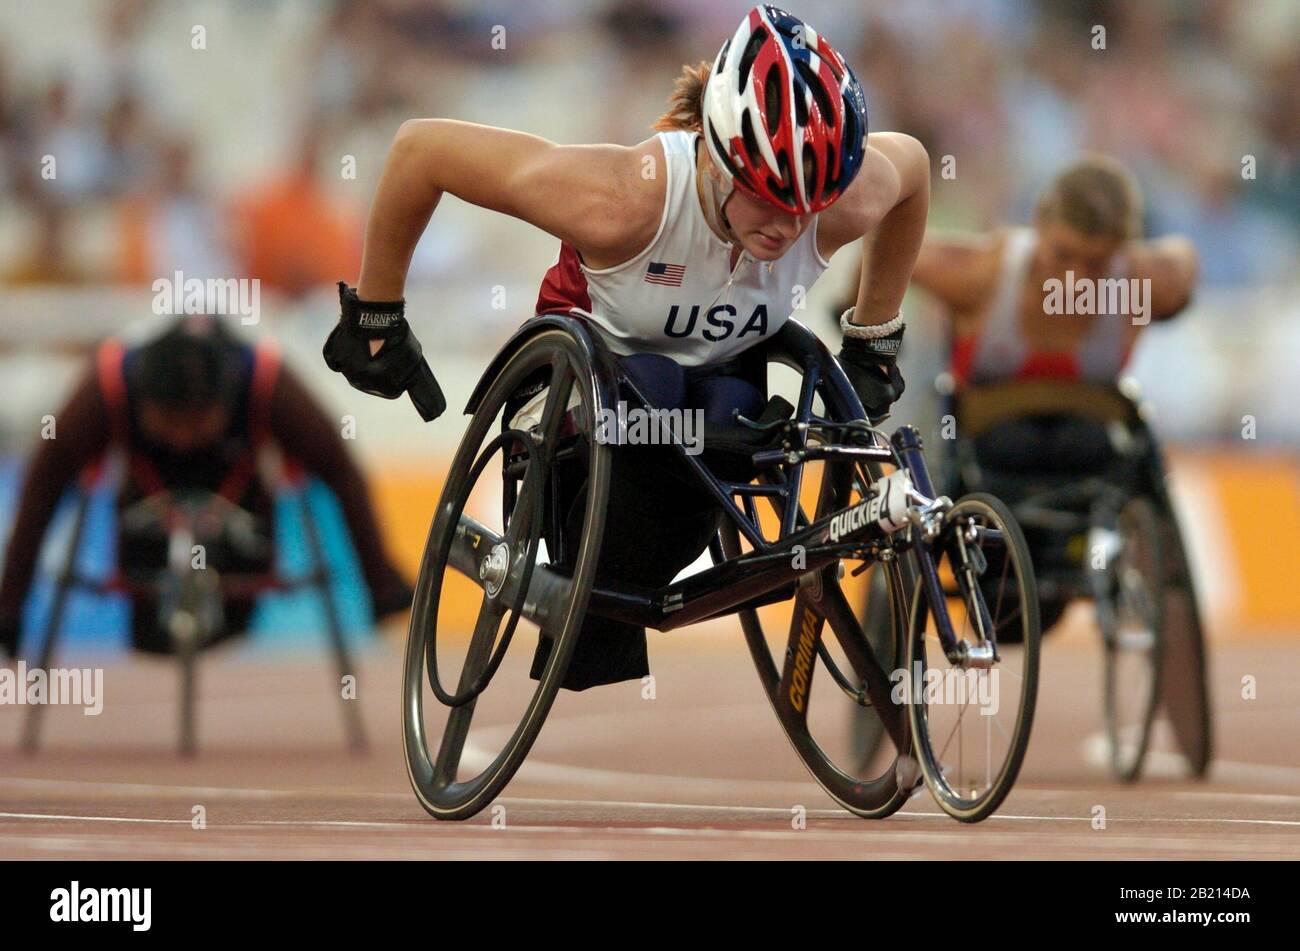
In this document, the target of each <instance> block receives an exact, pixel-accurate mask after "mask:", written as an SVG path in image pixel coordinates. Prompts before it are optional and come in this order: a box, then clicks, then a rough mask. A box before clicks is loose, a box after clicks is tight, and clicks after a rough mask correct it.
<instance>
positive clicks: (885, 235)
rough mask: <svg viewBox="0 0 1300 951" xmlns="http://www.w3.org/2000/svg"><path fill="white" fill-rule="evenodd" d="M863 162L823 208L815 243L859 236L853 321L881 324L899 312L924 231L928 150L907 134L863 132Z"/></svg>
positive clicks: (826, 250)
mask: <svg viewBox="0 0 1300 951" xmlns="http://www.w3.org/2000/svg"><path fill="white" fill-rule="evenodd" d="M863 162H864V163H865V167H864V168H863V171H862V172H861V173H860V174H859V175H858V177H857V179H856V180H855V181H854V182H853V184H852V185H850V186H849V189H848V191H846V192H845V193H844V196H843V198H841V200H840V201H838V202H836V203H835V204H834V205H832V206H831V207H830V209H828V210H827V211H826V212H825V213H823V215H822V218H821V220H820V223H819V224H818V229H819V230H818V236H817V237H818V245H819V248H820V249H821V250H822V253H823V254H825V255H826V256H828V257H829V255H830V254H832V253H834V251H835V250H836V249H837V248H839V247H841V246H842V245H845V244H848V243H849V242H850V241H854V240H856V239H858V238H863V243H862V273H861V277H860V278H859V281H858V296H857V305H856V307H857V309H856V310H855V311H854V315H853V322H854V323H859V324H882V323H885V322H886V321H888V320H890V319H892V318H893V317H894V315H895V314H897V313H898V311H899V308H900V307H901V306H902V303H903V295H904V293H906V291H907V284H908V281H909V280H910V279H911V276H912V266H913V265H914V264H915V263H916V256H917V254H918V253H919V251H920V249H921V240H922V238H924V236H925V220H926V216H927V215H928V214H929V210H930V156H929V155H928V154H927V153H926V151H925V146H923V145H922V144H921V143H920V142H918V141H917V140H916V139H914V138H912V137H911V136H910V135H903V134H902V133H899V132H873V133H871V134H870V135H869V136H867V153H866V156H865V157H864V159H863Z"/></svg>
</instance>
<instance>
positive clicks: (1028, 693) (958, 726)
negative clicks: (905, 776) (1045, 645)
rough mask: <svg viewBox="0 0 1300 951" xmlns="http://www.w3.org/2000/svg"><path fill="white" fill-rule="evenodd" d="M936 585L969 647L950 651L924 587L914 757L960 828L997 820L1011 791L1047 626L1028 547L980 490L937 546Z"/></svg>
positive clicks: (913, 639) (914, 654) (910, 655)
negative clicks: (991, 818)
mask: <svg viewBox="0 0 1300 951" xmlns="http://www.w3.org/2000/svg"><path fill="white" fill-rule="evenodd" d="M933 550H934V555H935V560H936V566H937V568H938V579H937V580H938V583H939V585H940V591H939V592H937V593H938V595H939V596H941V597H942V598H943V601H944V603H945V605H946V607H947V613H948V616H949V618H950V620H951V622H952V627H953V630H954V631H955V633H956V634H957V636H958V638H959V639H960V640H961V642H962V644H963V645H967V644H969V645H970V646H969V647H968V648H966V649H963V650H962V651H960V652H959V653H957V654H955V655H954V654H950V653H948V652H946V651H945V649H944V647H943V645H942V643H941V639H942V638H941V634H940V632H939V630H938V628H937V626H936V618H935V611H934V607H933V605H934V601H933V599H932V596H931V594H930V593H929V592H928V591H927V590H926V587H925V585H924V584H920V583H918V585H917V586H916V590H915V594H914V597H913V601H912V609H911V612H910V620H909V631H910V634H909V637H908V650H907V676H908V679H909V683H910V685H911V690H912V702H911V703H910V704H909V705H908V712H909V715H910V719H911V726H912V735H913V737H914V738H915V742H916V750H917V758H918V759H919V760H920V764H921V770H922V772H923V773H924V774H925V778H926V781H927V784H928V785H929V787H930V791H931V792H932V793H933V794H934V797H935V801H936V802H938V804H939V807H940V808H941V809H943V811H944V812H946V813H948V815H950V816H952V817H953V818H954V819H958V820H960V821H962V822H979V821H980V820H981V819H985V818H987V817H988V816H990V815H992V814H993V812H994V810H996V809H997V808H998V806H999V805H1001V803H1002V801H1003V800H1004V799H1005V798H1006V796H1007V794H1008V793H1009V792H1010V791H1011V787H1012V786H1013V785H1014V784H1015V781H1016V777H1017V776H1018V775H1019V773H1020V766H1021V763H1022V762H1023V761H1024V756H1025V751H1026V750H1027V749H1028V746H1029V736H1030V732H1031V728H1032V725H1033V718H1034V708H1035V706H1036V703H1037V697H1038V667H1039V656H1040V646H1041V638H1042V627H1041V624H1040V615H1039V609H1038V588H1037V584H1036V582H1035V580H1034V569H1033V564H1032V561H1031V559H1030V555H1029V546H1028V545H1027V544H1026V542H1025V537H1024V535H1023V534H1022V533H1021V531H1020V526H1019V525H1018V524H1017V522H1016V519H1015V516H1013V515H1012V513H1011V509H1009V508H1008V507H1007V506H1006V505H1005V504H1004V503H1003V502H1002V501H1001V500H999V499H998V498H996V497H995V496H992V495H988V494H987V493H984V492H972V493H970V494H969V495H964V496H962V497H961V498H959V499H958V500H957V501H956V503H955V504H954V505H953V506H952V508H951V509H949V510H948V511H947V512H946V513H945V515H944V518H943V523H942V526H941V527H940V529H939V531H938V533H937V537H936V539H935V542H934V549H933Z"/></svg>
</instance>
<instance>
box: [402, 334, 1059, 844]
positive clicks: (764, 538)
mask: <svg viewBox="0 0 1300 951" xmlns="http://www.w3.org/2000/svg"><path fill="white" fill-rule="evenodd" d="M761 346H762V349H761V357H762V359H763V361H764V362H765V369H766V370H772V369H773V367H776V366H783V367H786V368H789V369H788V370H785V371H783V372H786V373H789V372H790V371H791V370H792V371H793V372H794V374H795V375H796V376H797V379H798V397H797V405H795V404H790V403H788V402H784V401H782V400H781V399H780V398H779V397H772V398H771V399H769V401H768V409H767V410H766V411H764V412H763V413H762V414H761V416H760V419H759V420H747V419H744V418H742V417H737V418H736V419H735V420H734V422H733V423H732V424H728V425H725V426H720V427H715V428H713V429H707V428H706V430H705V439H704V445H705V446H706V451H705V452H704V453H702V454H691V453H689V452H687V451H686V449H685V448H684V447H683V446H681V445H676V446H675V448H676V450H677V451H678V453H679V455H680V459H681V463H682V465H683V466H684V467H686V471H687V472H688V473H690V476H691V478H692V479H694V480H695V481H696V482H698V484H699V486H701V487H702V489H703V490H704V491H706V492H707V493H709V494H710V495H711V497H712V499H713V500H714V501H715V502H716V505H717V508H718V511H719V512H720V513H721V514H720V516H719V523H718V524H719V525H720V527H719V529H718V530H717V532H716V535H715V537H714V538H713V540H712V542H711V543H710V545H709V552H710V555H711V560H712V564H711V566H709V567H706V568H703V569H702V570H699V571H697V572H695V573H694V574H685V575H679V576H678V577H677V578H676V579H674V580H673V581H672V583H670V584H668V585H666V586H662V587H655V588H644V587H640V586H637V585H634V584H608V583H600V582H598V580H597V572H596V567H597V559H598V557H599V555H600V551H601V543H602V535H603V531H604V527H605V523H606V503H607V499H608V497H609V491H610V480H611V453H612V452H616V451H619V450H618V449H617V448H615V447H614V446H612V445H609V444H608V440H605V439H603V438H602V437H601V434H600V430H599V427H598V425H597V420H598V419H600V418H601V415H600V414H602V412H610V411H613V410H614V408H615V407H616V405H617V404H618V402H619V401H620V400H623V401H627V402H628V403H629V404H631V405H634V406H639V407H641V408H643V409H646V410H653V409H654V407H651V406H650V405H649V404H648V403H647V401H646V400H645V398H644V397H643V395H642V394H641V393H640V392H639V391H638V389H637V387H636V385H635V384H634V382H633V381H632V380H631V379H629V378H628V377H627V376H626V375H624V374H622V373H621V372H620V370H619V367H618V365H617V364H616V362H615V360H614V359H613V357H612V356H611V355H610V353H609V352H608V351H607V349H606V348H605V346H604V345H603V344H602V343H601V341H600V340H599V338H598V336H597V334H596V333H595V332H593V330H592V329H590V328H589V326H588V325H587V324H586V323H585V322H584V321H583V320H582V319H580V318H578V317H574V316H569V315H559V314H548V315H542V316H539V317H536V318H533V319H531V320H529V321H527V322H526V323H525V324H524V325H523V326H522V327H521V328H520V329H519V330H518V331H517V332H516V334H515V335H514V336H513V337H512V338H511V340H510V341H509V342H508V343H507V344H506V346H505V347H504V348H503V349H502V350H501V352H500V353H499V354H498V355H497V356H496V357H495V359H494V360H493V361H492V363H491V365H490V366H489V367H488V370H487V372H486V373H485V375H484V376H483V378H482V380H481V381H480V383H479V385H478V387H477V388H476V389H475V391H474V393H473V395H472V396H471V398H470V400H469V404H468V406H467V407H466V413H467V414H468V415H469V416H470V421H469V426H468V430H467V432H466V434H465V436H464V438H463V440H462V442H461V444H460V447H459V449H458V451H457V453H456V456H455V459H454V461H453V463H452V465H451V468H450V473H449V475H448V478H447V481H446V483H445V485H444V487H443V490H442V494H441V497H440V499H439V502H438V508H437V512H436V514H435V516H434V520H433V525H432V528H431V530H430V532H429V536H428V542H427V545H426V548H425V552H424V556H423V562H422V564H421V569H420V576H419V580H418V582H417V588H416V594H415V600H414V605H413V609H412V617H411V628H410V634H409V637H408V640H407V646H406V653H405V666H404V674H403V711H402V725H403V735H404V750H405V757H406V766H407V772H408V775H409V777H410V780H411V785H412V787H413V789H414V791H415V794H416V796H417V797H418V798H419V800H420V803H421V804H422V805H423V806H424V808H425V809H426V810H427V811H428V812H429V813H430V814H431V815H432V816H434V817H436V818H439V819H465V818H468V817H470V816H473V815H474V814H475V813H477V812H478V811H479V810H481V809H483V808H484V807H485V806H487V805H488V804H489V803H490V802H491V801H492V800H493V798H494V797H496V796H497V795H498V794H499V793H500V792H501V790H502V789H503V788H504V787H505V786H506V784H507V783H508V782H509V781H510V779H511V777H512V776H513V775H514V774H515V772H516V770H518V769H519V767H520V765H521V764H522V763H523V761H524V758H525V756H526V755H527V754H528V752H529V750H530V748H531V747H532V746H533V744H534V741H535V740H536V739H537V737H538V734H539V733H540V731H541V728H542V724H543V722H544V721H545V719H546V717H547V714H548V712H549V711H550V709H551V707H552V704H553V702H554V701H555V699H556V695H557V692H558V691H559V689H560V686H561V683H562V681H563V679H564V675H565V671H566V665H567V664H568V663H569V661H570V659H571V657H572V656H573V653H574V647H575V644H576V642H577V637H578V635H579V629H580V626H581V624H582V622H583V620H584V618H585V616H586V615H587V613H588V612H592V613H594V614H597V615H601V616H604V617H608V618H612V619H616V620H621V621H624V622H628V623H631V624H636V625H640V626H645V627H649V628H654V629H658V630H661V631H669V630H674V629H676V628H679V627H683V626H685V625H688V624H693V623H696V622H700V621H705V620H708V619H713V618H720V617H724V616H726V615H732V614H738V615H739V616H740V621H741V627H742V629H743V631H744V635H745V639H746V641H747V643H748V647H749V651H750V654H751V655H752V658H753V661H754V664H755V666H756V667H757V669H758V675H759V679H760V680H761V682H762V684H763V688H764V691H765V693H766V694H767V696H768V699H769V700H770V702H771V705H772V707H773V710H774V711H775V713H776V716H777V720H778V721H779V722H780V724H781V726H782V728H783V729H784V731H785V733H786V735H787V737H788V738H789V740H790V742H791V744H792V746H793V747H794V750H795V753H796V755H797V756H798V757H799V759H800V760H801V761H802V762H803V764H804V765H805V766H806V767H807V769H808V770H809V772H810V773H811V774H812V775H813V777H814V778H815V779H816V780H817V782H818V783H820V784H821V786H822V787H823V788H824V789H825V790H826V791H827V792H828V793H829V794H830V796H831V797H832V798H834V799H835V800H836V801H837V802H839V803H840V804H841V805H843V806H844V807H845V808H846V809H848V810H849V811H850V812H853V813H854V814H856V815H859V816H862V817H865V818H883V817H885V816H888V815H890V814H892V813H893V812H895V811H896V810H898V809H899V808H900V807H901V806H902V805H903V803H904V802H905V801H906V800H907V799H908V798H909V797H910V796H911V795H912V794H914V793H915V792H916V791H917V790H918V789H919V787H920V785H921V784H922V782H924V784H925V785H927V786H928V787H929V789H930V791H931V793H932V794H933V795H934V797H935V799H936V800H937V802H938V803H939V805H940V807H941V808H942V809H943V810H944V811H945V812H947V813H948V814H949V815H951V816H953V817H955V818H957V819H959V820H962V821H966V822H975V821H978V820H980V819H983V818H985V817H987V816H988V815H990V814H991V813H992V812H993V811H994V810H995V809H996V808H997V807H998V805H999V804H1000V803H1001V802H1002V801H1003V799H1004V798H1005V797H1006V795H1007V793H1008V792H1009V791H1010V789H1011V787H1012V785H1013V784H1014V782H1015V779H1016V776H1017V773H1018V771H1019V769H1020V765H1021V762H1022V760H1023V758H1024V755H1025V750H1026V747H1027V745H1028V742H1029V735H1030V729H1031V726H1032V722H1033V715H1034V706H1035V700H1036V693H1037V682H1038V659H1039V638H1040V625H1039V612H1038V595H1037V587H1036V585H1035V582H1034V575H1033V569H1032V567H1031V564H1030V559H1029V550H1028V547H1027V546H1026V543H1025V540H1024V537H1023V535H1022V534H1021V531H1020V529H1019V527H1018V526H1017V524H1016V521H1015V519H1014V517H1013V516H1012V515H1011V512H1010V511H1009V509H1008V508H1007V507H1006V506H1005V505H1004V504H1003V503H1002V502H1000V501H999V500H998V499H996V498H995V497H993V496H990V495H987V494H983V493H974V494H971V495H967V496H964V497H961V498H959V499H957V500H956V501H955V502H954V501H951V500H950V499H948V498H946V497H940V496H938V495H937V494H936V493H935V490H934V488H933V486H932V484H931V480H930V475H929V472H928V470H927V468H926V464H925V460H924V458H923V455H922V448H921V442H920V439H919V437H918V434H917V432H916V430H914V429H913V428H912V427H909V426H904V427H902V428H900V429H898V430H897V431H895V432H894V433H893V435H892V436H886V435H885V434H884V433H882V432H881V431H880V430H878V429H876V428H874V427H873V426H872V425H871V424H870V423H869V422H868V421H867V420H866V419H865V414H864V413H863V409H862V405H861V403H860V402H859V400H858V398H857V396H856V394H855V393H854V392H853V390H852V388H851V387H850V385H849V383H848V381H847V379H846V378H845V376H844V373H843V371H842V370H841V369H840V367H839V366H838V364H837V363H836V362H835V360H834V358H833V357H832V355H831V354H830V352H829V351H828V350H827V349H826V347H825V346H824V345H823V344H822V343H821V342H820V341H819V340H818V339H817V338H816V336H815V335H814V334H813V333H811V332H810V331H809V330H808V329H807V328H805V327H803V326H802V325H801V324H799V323H797V322H796V321H793V320H791V321H788V322H787V323H786V324H785V326H784V327H783V328H782V329H781V330H780V331H779V332H778V333H777V334H775V335H774V336H773V337H772V338H771V340H770V341H768V342H766V343H765V344H763V345H761ZM538 381H540V383H539V382H538ZM521 387H531V391H530V392H532V393H533V395H534V397H535V398H534V400H533V406H534V410H533V411H532V412H531V413H521V412H519V411H518V409H517V399H516V395H517V394H518V393H519V392H520V390H521ZM707 447H715V449H716V450H717V451H725V452H726V453H727V454H729V455H730V456H731V458H732V461H733V462H734V461H736V460H739V461H740V462H742V463H743V464H744V465H743V466H741V469H743V470H744V471H743V473H742V474H741V475H739V476H736V475H735V467H734V466H716V465H715V464H714V462H715V461H716V458H717V457H716V455H715V456H714V457H713V459H712V460H711V459H710V452H709V451H708V449H707ZM724 470H726V471H728V473H729V474H730V475H732V476H733V477H731V478H725V479H724V478H722V477H720V476H719V474H718V472H719V471H724ZM575 480H578V481H580V483H581V484H580V485H579V486H576V487H575V485H574V481H575ZM562 483H568V484H562ZM558 499H571V500H577V501H576V503H575V504H572V505H570V506H568V507H567V514H562V512H561V509H562V508H564V507H562V506H560V505H557V504H556V500H558ZM561 522H563V524H561ZM846 562H849V563H853V564H854V566H855V567H854V568H853V572H852V576H850V577H847V578H846V577H845V563H846ZM867 571H870V572H872V574H873V577H878V578H879V583H880V585H881V586H882V587H883V590H884V591H885V601H886V602H887V615H888V621H889V632H888V636H887V637H886V638H885V640H886V641H887V643H886V644H885V645H884V647H883V649H875V648H873V646H872V645H871V643H869V641H868V640H867V637H866V636H865V634H864V632H863V627H862V623H861V619H860V618H859V617H857V616H856V614H855V611H854V608H853V607H852V600H851V599H850V598H849V597H848V596H846V594H845V590H844V586H845V585H846V584H848V583H849V582H851V581H853V579H854V577H856V576H857V575H859V574H861V573H863V572H867ZM782 608H789V609H790V613H789V615H788V620H787V619H784V618H782V619H781V620H779V621H774V620H773V618H774V617H776V618H780V617H781V615H780V611H781V609H782ZM828 634H829V636H827V635H828ZM539 637H545V638H548V639H549V640H550V641H551V642H552V644H551V649H550V650H549V652H547V653H545V654H544V658H545V659H544V663H541V664H540V665H538V664H536V663H534V665H533V667H532V669H531V670H530V669H529V668H528V664H527V662H526V661H524V662H522V663H521V662H520V660H519V657H520V655H521V650H522V654H531V653H532V652H531V651H529V650H527V649H526V648H527V644H526V643H525V642H527V641H530V640H532V641H536V639H537V638H539ZM512 648H517V649H515V650H512ZM819 668H820V669H823V670H824V673H823V674H822V675H821V676H817V671H818V669H819ZM430 696H431V697H432V698H433V699H435V700H436V701H437V703H436V704H434V703H429V702H427V701H428V700H429V699H430ZM990 698H992V700H993V702H992V703H990V702H989V701H990ZM844 704H847V705H848V706H849V707H850V708H851V709H853V710H854V711H856V713H857V715H859V716H862V717H871V718H877V719H879V721H880V723H881V729H882V731H883V733H884V734H885V735H886V736H887V737H888V741H889V744H890V747H889V752H888V755H882V756H880V757H877V758H876V759H875V760H874V761H873V763H872V764H869V765H863V764H860V763H857V762H855V760H854V757H853V755H852V752H851V751H850V750H844V751H843V752H841V751H840V749H839V747H838V746H837V745H836V744H835V743H831V742H827V741H825V737H824V736H823V734H822V732H821V731H822V730H823V729H827V730H829V729H833V728H834V727H835V726H842V725H843V722H844V719H843V717H842V716H841V715H840V714H841V712H842V710H843V705H844ZM837 705H838V706H837ZM825 710H829V712H824V711H825ZM431 740H432V742H431ZM882 752H883V751H882Z"/></svg>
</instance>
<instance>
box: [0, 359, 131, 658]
mask: <svg viewBox="0 0 1300 951" xmlns="http://www.w3.org/2000/svg"><path fill="white" fill-rule="evenodd" d="M54 418H55V422H56V424H57V426H58V430H57V437H58V438H56V439H42V440H41V441H40V443H39V444H38V445H37V447H36V449H35V450H34V451H33V452H32V456H31V460H30V461H29V462H28V464H27V473H26V475H25V476H24V477H23V486H22V490H21V491H20V493H19V497H18V508H17V515H16V516H15V517H14V525H13V529H12V531H11V533H10V535H9V546H8V548H7V549H6V551H5V560H4V576H3V578H2V579H0V640H6V641H8V640H12V641H13V643H9V644H0V655H3V654H4V653H5V651H6V650H8V651H9V652H10V653H13V651H14V650H15V649H16V647H17V636H18V622H19V618H20V616H21V614H22V609H23V602H24V601H25V600H26V599H27V590H28V588H29V587H30V585H31V582H32V576H33V575H34V574H35V572H36V559H37V556H38V555H39V554H40V550H41V542H42V540H43V539H44V538H45V530H46V529H47V528H48V527H49V524H50V521H51V519H53V517H54V513H55V511H56V510H57V508H58V504H59V499H60V498H61V497H62V496H63V491H64V489H66V488H67V487H68V486H69V485H71V484H72V483H73V481H74V480H75V479H76V478H77V476H78V475H80V473H81V471H82V470H83V469H84V468H85V467H86V466H87V465H89V464H90V462H91V461H93V460H94V459H95V458H96V457H97V456H98V455H99V454H100V453H102V452H103V451H104V449H105V448H106V447H107V446H108V433H109V418H108V412H107V410H106V408H105V406H104V400H103V396H102V395H101V394H100V391H99V383H98V381H97V379H96V374H95V371H94V368H93V367H92V368H91V371H90V372H89V373H88V374H86V376H84V377H83V378H82V379H81V381H80V382H79V383H78V384H77V387H76V389H75V390H74V391H73V393H72V396H71V397H70V398H69V399H68V402H67V403H66V404H65V405H64V406H63V408H62V409H61V410H59V411H58V413H57V414H56V415H55V417H54Z"/></svg>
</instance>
